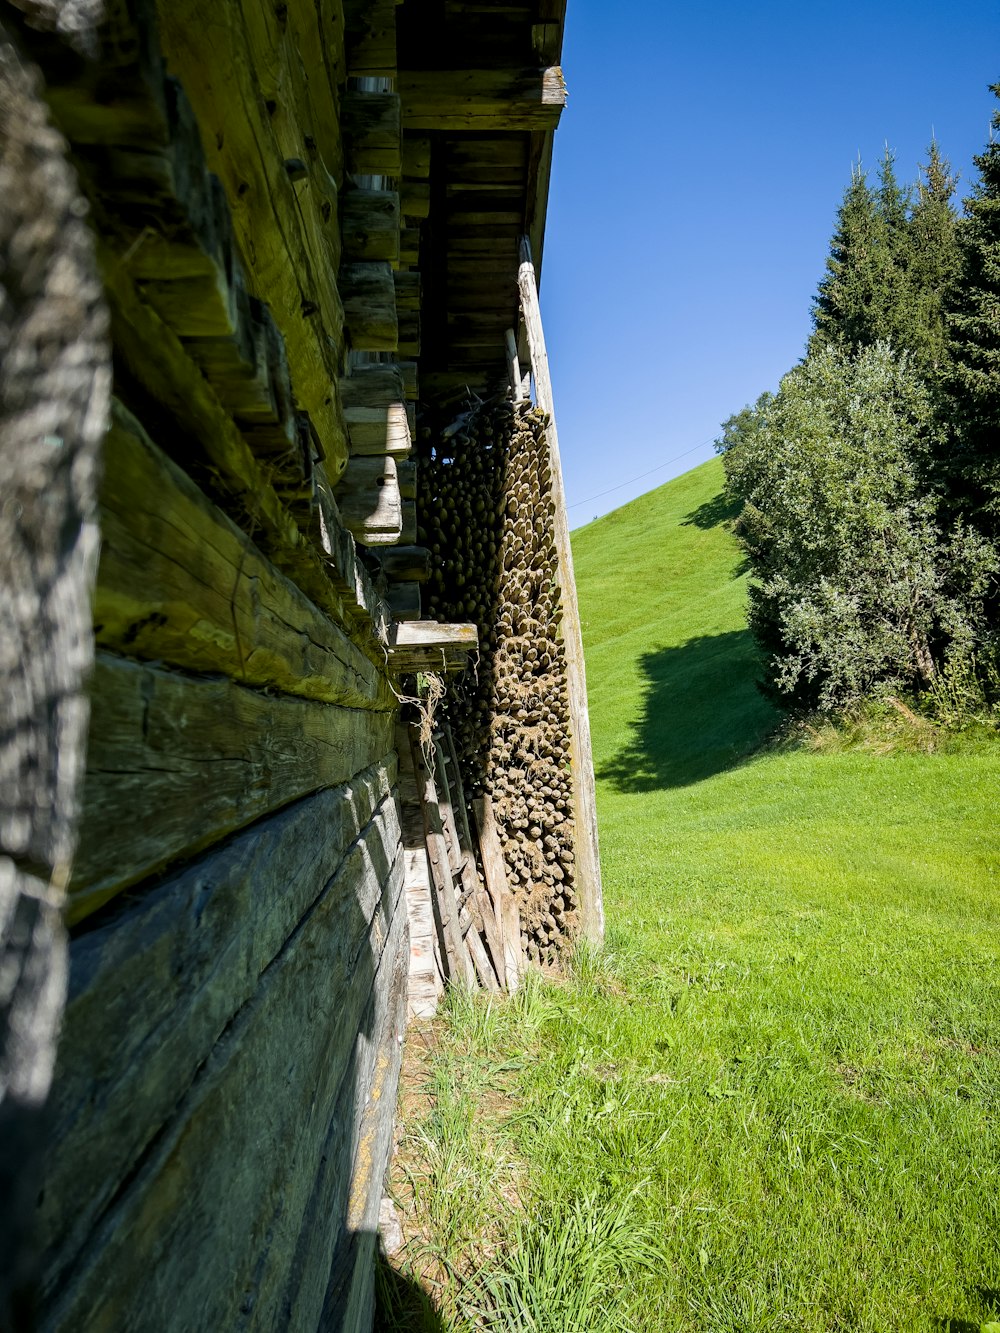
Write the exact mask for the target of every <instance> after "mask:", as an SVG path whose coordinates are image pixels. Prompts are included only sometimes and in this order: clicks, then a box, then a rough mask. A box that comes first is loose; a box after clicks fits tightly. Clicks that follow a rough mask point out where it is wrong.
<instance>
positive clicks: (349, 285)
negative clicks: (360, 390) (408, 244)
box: [338, 264, 399, 352]
mask: <svg viewBox="0 0 1000 1333" xmlns="http://www.w3.org/2000/svg"><path fill="white" fill-rule="evenodd" d="M338 281H339V283H340V294H341V296H342V298H343V301H344V323H345V325H346V326H347V329H348V332H349V334H350V338H351V346H352V347H354V348H356V349H357V350H358V351H365V352H394V351H395V350H396V347H397V345H398V342H399V326H398V323H397V319H396V286H395V283H394V282H393V273H392V269H391V268H390V266H389V265H388V264H344V265H342V267H341V270H340V277H339V280H338Z"/></svg>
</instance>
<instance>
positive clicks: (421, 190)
mask: <svg viewBox="0 0 1000 1333" xmlns="http://www.w3.org/2000/svg"><path fill="white" fill-rule="evenodd" d="M399 209H400V212H401V213H402V214H403V216H404V217H406V218H416V219H420V220H423V219H424V218H427V217H430V212H431V187H430V183H429V182H427V181H415V180H407V179H406V177H405V176H404V177H403V182H402V184H401V185H400V187H399Z"/></svg>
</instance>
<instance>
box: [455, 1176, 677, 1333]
mask: <svg viewBox="0 0 1000 1333" xmlns="http://www.w3.org/2000/svg"><path fill="white" fill-rule="evenodd" d="M635 1204H636V1196H635V1193H634V1192H632V1193H629V1194H627V1195H625V1196H624V1197H621V1198H618V1199H611V1200H605V1201H603V1202H602V1201H601V1200H599V1199H598V1198H596V1197H595V1196H594V1195H592V1194H578V1195H572V1196H570V1197H567V1198H563V1199H558V1200H556V1201H554V1202H552V1203H550V1204H548V1205H547V1206H546V1207H544V1208H541V1207H539V1208H536V1209H535V1210H533V1211H532V1213H531V1214H530V1215H529V1216H527V1217H525V1218H522V1219H521V1220H520V1221H519V1222H518V1224H517V1226H516V1228H515V1230H514V1233H513V1235H512V1237H511V1248H510V1250H509V1251H508V1252H507V1253H506V1254H505V1255H504V1257H503V1259H502V1260H501V1261H500V1262H498V1263H495V1264H493V1265H492V1266H490V1267H488V1268H487V1269H486V1270H485V1271H484V1272H482V1273H481V1274H480V1275H479V1276H478V1278H477V1279H476V1280H475V1282H474V1283H473V1284H472V1286H471V1289H470V1290H469V1291H468V1292H467V1293H466V1296H465V1305H466V1311H467V1314H468V1316H469V1317H470V1318H472V1319H473V1320H474V1322H475V1326H476V1327H477V1328H483V1329H489V1330H491V1331H492V1333H628V1330H629V1329H630V1325H629V1323H628V1321H627V1318H626V1315H625V1312H624V1310H623V1308H622V1301H621V1291H622V1286H623V1284H624V1282H625V1281H626V1275H627V1277H628V1280H629V1281H634V1280H635V1276H636V1273H637V1272H638V1271H640V1270H642V1269H643V1268H652V1267H655V1266H656V1265H657V1264H660V1263H662V1255H661V1254H660V1253H659V1251H658V1250H657V1248H656V1246H655V1244H654V1243H653V1241H652V1238H651V1237H650V1235H649V1234H648V1232H647V1230H646V1229H645V1227H644V1226H643V1225H642V1224H641V1223H640V1222H639V1221H638V1219H637V1216H636V1208H635Z"/></svg>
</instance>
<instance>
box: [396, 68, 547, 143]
mask: <svg viewBox="0 0 1000 1333" xmlns="http://www.w3.org/2000/svg"><path fill="white" fill-rule="evenodd" d="M398 87H399V92H400V96H401V97H402V102H403V128H404V129H405V130H406V132H407V133H409V132H410V131H413V130H489V129H502V130H543V129H555V127H556V125H557V124H558V123H559V116H560V114H561V113H562V109H563V107H564V106H565V104H566V84H565V81H564V79H563V74H562V70H561V69H560V68H559V66H558V65H553V66H550V67H549V68H547V69H519V70H511V69H455V70H448V71H447V72H446V73H445V72H444V71H442V70H410V69H407V70H400V72H399V80H398Z"/></svg>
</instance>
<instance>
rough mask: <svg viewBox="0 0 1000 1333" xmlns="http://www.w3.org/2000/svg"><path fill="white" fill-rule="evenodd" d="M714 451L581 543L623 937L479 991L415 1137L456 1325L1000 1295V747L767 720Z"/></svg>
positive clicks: (681, 1324)
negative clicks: (513, 993)
mask: <svg viewBox="0 0 1000 1333" xmlns="http://www.w3.org/2000/svg"><path fill="white" fill-rule="evenodd" d="M720 480H721V478H720V472H719V468H718V465H717V464H715V463H712V464H708V465H706V467H704V468H700V469H698V470H697V471H695V472H694V473H691V474H689V475H688V476H687V477H684V478H681V479H680V480H679V481H678V482H674V483H671V484H670V485H668V486H667V487H664V488H661V490H659V491H657V492H654V493H653V494H652V495H650V496H646V497H643V499H642V500H640V501H637V502H635V504H634V505H630V506H628V507H627V508H626V509H625V510H623V511H620V512H619V514H617V515H612V516H610V517H609V518H607V519H603V520H600V521H598V522H597V523H595V524H592V525H591V526H590V527H589V528H586V529H584V530H583V531H582V532H581V533H578V534H577V535H576V537H575V539H574V550H575V558H576V562H577V576H578V583H579V590H580V600H581V606H582V608H583V616H584V621H585V639H586V647H587V652H588V671H589V684H590V690H591V700H592V705H591V706H592V726H593V733H594V743H595V758H596V762H597V768H598V772H599V774H600V775H602V776H601V777H600V780H599V791H598V801H599V814H600V829H601V842H602V860H603V867H604V889H605V904H606V910H607V917H608V922H609V932H608V944H607V947H606V949H605V950H604V952H603V953H601V954H594V953H593V952H592V951H584V952H582V953H581V954H580V956H579V957H578V959H577V962H576V966H575V971H574V975H573V977H571V978H570V979H569V980H568V981H566V982H565V983H562V984H541V985H533V986H532V987H530V988H529V990H528V991H527V993H526V994H525V995H524V996H522V997H520V998H519V999H518V1000H515V1001H514V1002H512V1003H510V1004H507V1005H504V1004H498V1003H496V1002H493V1003H492V1004H490V1003H489V1002H487V1001H485V1000H481V999H468V998H457V999H456V1000H454V1001H453V1002H452V1005H451V1008H450V1012H449V1016H448V1018H447V1019H446V1022H445V1031H444V1034H443V1036H442V1039H441V1041H440V1043H439V1045H438V1047H437V1052H436V1055H435V1057H434V1065H433V1069H434V1072H433V1080H434V1083H435V1085H438V1086H437V1091H438V1092H440V1093H441V1094H442V1095H441V1096H440V1097H438V1099H437V1109H435V1110H434V1111H433V1112H432V1113H431V1114H430V1115H429V1117H428V1119H427V1121H426V1122H425V1123H424V1124H423V1125H422V1126H421V1127H420V1129H419V1132H420V1133H423V1134H426V1135H427V1136H428V1139H429V1141H430V1142H431V1143H432V1144H433V1153H430V1151H429V1149H428V1148H427V1146H426V1145H425V1146H424V1148H423V1149H420V1148H419V1145H417V1144H416V1141H415V1140H413V1141H411V1143H410V1145H409V1146H408V1147H407V1148H406V1149H405V1150H404V1154H403V1155H404V1157H407V1160H408V1161H409V1162H410V1163H411V1169H415V1170H420V1169H422V1168H420V1167H419V1166H417V1165H416V1164H417V1163H418V1162H420V1161H423V1162H427V1163H430V1162H434V1163H437V1165H434V1166H433V1168H432V1169H431V1175H432V1176H433V1182H432V1184H431V1185H429V1186H428V1188H430V1189H431V1190H432V1191H433V1192H434V1193H435V1195H436V1197H435V1199H434V1202H433V1204H432V1203H431V1202H430V1201H429V1200H428V1201H426V1202H425V1208H426V1209H427V1210H428V1213H429V1212H430V1211H434V1210H436V1213H435V1216H436V1219H437V1220H436V1221H435V1223H434V1226H433V1227H428V1228H427V1229H426V1230H425V1232H424V1236H425V1245H426V1246H427V1247H428V1248H427V1251H425V1259H426V1253H427V1252H430V1251H432V1252H433V1253H434V1254H435V1255H437V1256H438V1259H439V1260H440V1259H441V1258H442V1256H444V1258H445V1262H444V1264H443V1266H442V1268H441V1270H440V1271H443V1268H444V1267H447V1266H448V1265H450V1266H451V1271H452V1277H451V1278H450V1279H442V1281H441V1286H440V1289H439V1291H438V1303H439V1307H440V1309H441V1311H442V1314H441V1316H440V1319H441V1322H440V1323H438V1324H437V1325H436V1327H438V1328H441V1327H444V1328H448V1329H456V1330H458V1329H466V1328H471V1327H473V1326H478V1327H482V1328H490V1327H493V1328H496V1329H498V1330H499V1329H502V1330H507V1329H513V1328H524V1329H532V1328H538V1329H539V1331H540V1333H541V1330H543V1329H544V1330H546V1333H547V1330H548V1329H549V1328H552V1329H553V1330H562V1328H564V1327H570V1326H572V1327H578V1328H579V1329H580V1330H581V1333H583V1331H584V1330H594V1331H595V1333H596V1331H597V1330H600V1331H601V1333H603V1330H605V1329H611V1328H623V1329H628V1328H634V1329H637V1330H646V1329H650V1330H653V1329H655V1330H659V1329H664V1330H678V1331H680V1330H685V1331H686V1333H687V1331H689V1333H695V1331H698V1333H703V1331H704V1330H712V1331H713V1333H716V1331H718V1333H751V1331H756V1330H771V1329H782V1330H784V1329H801V1330H810V1331H813V1330H830V1331H831V1333H832V1331H833V1330H846V1329H852V1330H854V1329H856V1330H865V1331H866V1333H867V1331H870V1333H886V1331H887V1330H928V1331H930V1330H940V1329H950V1330H951V1331H952V1333H970V1331H971V1330H978V1329H980V1328H981V1327H982V1326H983V1325H985V1324H987V1323H989V1322H990V1321H991V1320H994V1321H995V1320H1000V929H998V923H1000V834H998V827H997V823H998V814H1000V797H998V791H1000V750H998V748H997V746H996V744H995V742H990V741H989V740H988V738H986V739H984V738H983V737H982V736H977V737H975V738H971V739H970V740H969V741H968V742H967V743H966V742H963V741H961V740H958V741H949V743H948V744H946V745H944V746H939V747H936V748H934V749H933V750H932V751H931V752H928V751H927V749H926V748H925V747H923V745H922V744H915V745H913V746H907V745H905V744H899V745H888V746H882V745H875V746H873V747H869V746H866V743H865V738H864V736H861V735H857V736H854V737H853V739H851V738H850V737H848V738H847V739H846V740H844V741H843V743H841V741H839V740H836V738H834V739H831V738H830V737H827V738H826V739H825V740H824V741H823V742H822V743H821V744H818V745H813V746H810V744H808V743H806V742H805V741H804V742H803V743H802V744H795V745H787V744H786V745H779V746H773V745H768V744H767V743H766V741H767V738H768V736H769V735H770V733H771V732H772V730H773V728H774V725H775V722H776V720H777V719H776V717H775V715H774V714H773V712H772V711H771V710H770V708H769V707H768V705H766V704H765V703H764V702H763V700H762V699H761V698H760V696H759V695H758V694H757V692H756V691H755V690H754V687H753V671H754V663H753V648H752V645H751V643H750V641H749V640H748V638H747V637H746V636H745V634H744V633H743V632H742V630H743V622H742V604H743V595H744V593H743V587H742V582H741V580H740V578H739V577H734V569H735V567H736V564H737V552H736V550H735V547H734V544H733V542H732V538H731V536H730V534H729V532H728V529H727V527H726V525H725V521H724V520H725V511H724V506H723V505H722V504H721V502H720V501H719V499H718V492H719V483H720ZM692 515H693V516H694V517H693V518H692V517H691V516H692ZM699 738H701V740H700V739H699ZM453 1104H454V1105H458V1106H460V1107H461V1114H457V1113H455V1112H454V1111H453V1110H450V1109H449V1107H452V1106H453ZM411 1131H412V1132H414V1133H415V1132H416V1129H415V1128H414V1127H411ZM449 1145H451V1146H450V1149H449ZM449 1151H451V1152H452V1158H451V1162H452V1164H451V1165H450V1166H447V1167H445V1165H443V1163H445V1161H446V1160H447V1155H448V1152H449ZM421 1152H423V1157H421ZM434 1154H437V1156H434ZM463 1173H465V1174H464V1175H463ZM585 1216H586V1217H590V1218H591V1220H592V1222H593V1231H592V1235H593V1240H592V1242H589V1243H588V1244H589V1245H590V1249H591V1250H592V1252H593V1259H594V1267H595V1271H596V1272H597V1274H598V1277H597V1278H596V1279H594V1280H595V1283H596V1287H595V1291H596V1292H597V1294H596V1295H594V1296H593V1298H592V1299H590V1300H588V1301H587V1302H584V1303H583V1304H582V1305H580V1306H577V1307H575V1313H573V1314H572V1319H573V1320H574V1321H578V1322H575V1323H572V1325H567V1324H565V1322H564V1323H562V1324H560V1323H559V1322H558V1319H557V1318H556V1313H553V1316H552V1318H553V1321H554V1322H551V1323H550V1324H545V1323H543V1322H539V1321H540V1320H541V1319H542V1315H541V1314H539V1313H538V1311H539V1310H540V1309H542V1307H543V1306H544V1305H545V1302H544V1300H543V1299H542V1296H543V1294H544V1292H545V1291H549V1292H550V1293H551V1300H550V1301H549V1306H551V1309H552V1311H554V1312H558V1311H559V1310H563V1309H565V1308H566V1305H565V1299H564V1297H565V1292H563V1293H562V1294H560V1291H561V1290H562V1289H557V1287H556V1285H555V1283H556V1281H557V1279H558V1280H562V1277H563V1275H562V1273H561V1269H560V1265H561V1263H562V1261H561V1260H559V1259H558V1256H559V1255H564V1256H568V1255H569V1252H570V1250H572V1249H573V1246H574V1245H577V1244H578V1242H579V1241H580V1236H581V1234H583V1233H582V1232H581V1231H580V1228H581V1227H582V1226H583V1221H582V1220H581V1219H582V1218H583V1217H585ZM620 1216H625V1217H627V1219H628V1223H627V1235H628V1236H629V1237H630V1238H631V1239H632V1240H633V1241H634V1242H635V1243H634V1246H632V1248H631V1249H630V1248H629V1247H628V1246H624V1245H622V1244H619V1243H618V1241H617V1240H616V1239H615V1237H618V1239H619V1240H620V1239H621V1238H622V1236H623V1234H625V1233H622V1232H621V1230H620V1229H617V1230H616V1227H615V1226H611V1227H609V1226H608V1225H606V1223H607V1219H609V1218H611V1219H615V1218H619V1217H620ZM602 1219H603V1220H602ZM616 1225H617V1224H616ZM602 1227H603V1228H604V1229H603V1230H602ZM574 1228H576V1230H574ZM609 1236H610V1239H609V1238H608V1237H609ZM587 1248H588V1245H587V1244H583V1250H584V1251H586V1250H587ZM573 1253H574V1255H575V1256H576V1257H575V1258H573V1259H572V1260H571V1259H570V1258H569V1257H567V1258H566V1261H565V1266H566V1267H567V1268H570V1267H572V1266H573V1265H574V1264H576V1263H579V1262H581V1260H580V1253H579V1247H578V1249H577V1250H574V1251H573ZM526 1255H533V1256H535V1257H534V1259H532V1260H531V1261H530V1262H528V1261H527V1260H526V1258H525V1256H526ZM554 1256H555V1257H554ZM555 1270H560V1271H559V1272H558V1273H557V1272H556V1271H555ZM534 1273H538V1274H539V1279H538V1281H537V1283H536V1282H533V1279H532V1274H534ZM543 1273H544V1274H545V1275H546V1276H544V1277H542V1274H543ZM567 1281H568V1279H567ZM491 1310H492V1312H493V1314H492V1316H491V1315H490V1311H491ZM512 1312H513V1313H512ZM526 1312H527V1313H526ZM474 1314H475V1315H477V1316H478V1318H479V1321H480V1322H479V1323H478V1325H474V1324H473V1315H474ZM491 1317H492V1319H493V1322H492V1323H491V1322H490V1318H491ZM546 1317H547V1316H546ZM518 1319H520V1321H521V1322H517V1320H518ZM532 1320H535V1322H534V1323H532V1322H531V1321H532ZM512 1321H513V1322H512ZM433 1326H434V1325H428V1326H427V1327H433Z"/></svg>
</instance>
